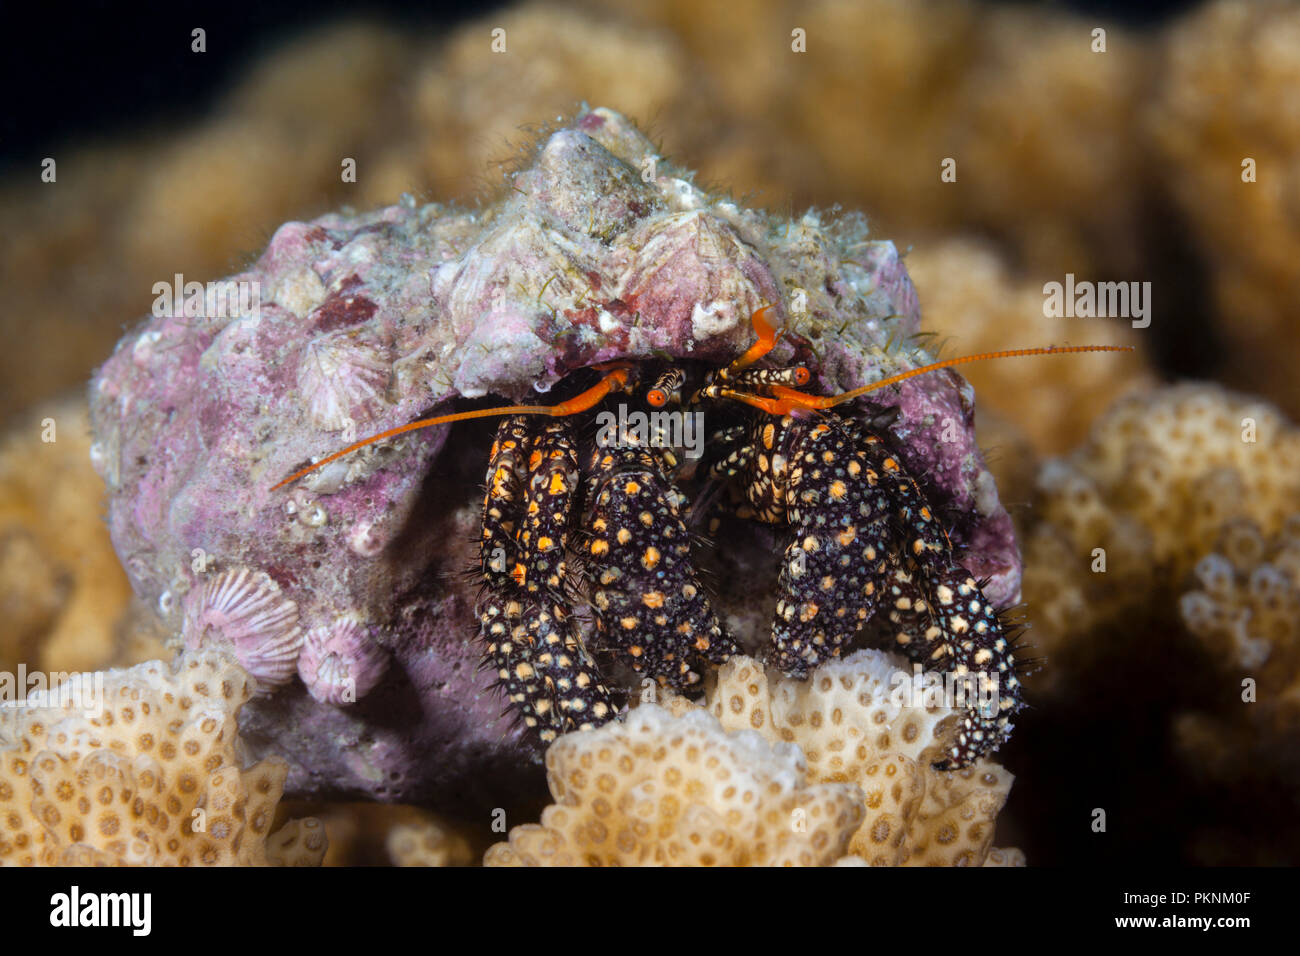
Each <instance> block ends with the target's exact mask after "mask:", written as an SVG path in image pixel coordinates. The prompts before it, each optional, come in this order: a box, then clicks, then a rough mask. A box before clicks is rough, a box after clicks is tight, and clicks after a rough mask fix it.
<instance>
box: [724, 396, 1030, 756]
mask: <svg viewBox="0 0 1300 956" xmlns="http://www.w3.org/2000/svg"><path fill="white" fill-rule="evenodd" d="M724 440H725V441H728V442H730V444H731V446H732V447H731V448H730V450H729V451H727V453H726V454H725V455H723V457H722V458H721V460H719V461H717V462H716V463H714V464H713V465H712V468H711V472H712V474H713V475H714V476H717V477H722V478H731V479H734V480H735V481H736V482H737V483H738V485H739V487H740V489H741V490H742V492H743V494H744V495H745V498H746V504H745V506H743V507H742V508H741V509H740V510H739V512H738V513H739V514H740V515H741V516H742V517H746V516H747V517H752V518H754V519H756V520H759V521H764V522H767V523H771V524H777V525H785V526H788V527H789V529H790V532H791V534H790V543H789V545H788V546H787V548H786V550H785V556H784V561H783V563H782V565H781V573H780V578H779V581H778V584H777V590H778V598H779V599H778V602H777V612H776V618H775V620H774V621H773V625H772V639H771V645H770V647H769V651H768V653H769V660H770V661H771V663H772V664H773V665H775V666H776V667H779V668H780V669H781V670H782V671H784V672H785V673H787V674H791V675H795V676H800V677H802V676H804V675H806V674H807V673H808V671H809V670H811V669H812V668H814V667H816V666H817V665H818V664H820V663H822V662H823V661H825V660H828V659H830V658H834V657H838V656H840V653H841V651H842V650H843V648H844V647H845V646H846V645H847V644H848V642H849V641H851V640H852V639H853V637H854V636H855V635H856V634H857V632H858V630H859V629H860V628H861V627H862V625H863V624H864V623H865V622H866V621H867V620H868V619H869V618H870V617H871V616H872V615H873V614H874V613H876V611H877V608H878V607H883V608H885V609H886V610H885V613H886V614H887V615H889V617H890V619H891V621H892V622H893V623H894V624H895V625H896V630H895V635H896V640H897V642H898V644H899V646H900V647H901V648H902V650H903V651H904V652H905V653H906V654H907V655H908V657H909V659H911V660H913V661H917V662H918V663H921V664H922V665H923V666H925V667H927V668H929V669H933V670H938V671H943V672H951V673H954V674H955V675H956V676H957V677H959V678H965V677H966V676H967V675H970V676H971V677H972V680H971V681H970V682H969V683H970V684H971V693H969V694H967V695H966V699H965V701H964V704H965V707H966V716H965V718H964V726H963V728H962V730H961V732H960V733H959V735H958V739H957V742H956V744H955V745H954V747H953V750H952V752H951V753H950V754H949V755H948V757H947V758H946V759H945V761H944V763H943V765H942V766H943V769H960V768H962V767H965V766H969V765H970V764H971V763H972V762H974V760H976V759H977V758H978V757H979V756H980V755H981V754H983V753H985V752H988V751H989V750H992V749H994V748H995V747H996V746H997V745H998V744H1000V743H1001V742H1002V741H1003V740H1005V739H1006V737H1007V736H1008V735H1009V733H1010V728H1011V718H1012V717H1013V716H1014V715H1015V713H1016V712H1017V711H1019V710H1020V708H1021V707H1022V706H1023V704H1022V700H1021V696H1020V690H1021V687H1020V681H1019V679H1018V678H1017V677H1016V675H1015V658H1014V655H1013V653H1012V648H1011V645H1010V642H1009V641H1008V639H1007V638H1006V636H1005V634H1004V633H1003V628H1002V625H1001V622H1000V621H999V619H998V616H997V614H996V613H995V611H994V610H993V608H992V606H991V605H990V604H989V603H988V601H987V600H986V599H985V597H984V595H983V593H982V592H981V590H980V588H979V585H978V584H977V582H976V581H975V580H974V578H973V577H972V576H971V574H970V573H969V572H968V571H966V569H964V568H962V567H960V566H959V565H958V564H957V562H956V560H955V559H954V557H953V548H952V543H951V541H950V540H949V539H948V535H947V533H946V532H945V531H944V529H943V527H942V525H941V524H940V523H939V521H938V520H937V519H936V518H935V516H934V514H933V512H932V511H931V509H930V507H929V505H928V504H927V503H926V500H925V497H924V495H923V494H922V492H921V490H920V488H919V487H918V485H917V484H916V482H915V480H913V479H912V477H911V476H910V475H909V474H907V472H906V471H905V470H904V468H903V466H902V464H901V463H900V462H899V460H898V458H897V456H895V455H894V454H892V453H891V452H890V451H889V449H888V447H887V446H886V445H885V443H884V442H883V441H882V440H881V438H880V437H879V436H877V435H875V434H873V433H872V432H870V431H869V430H867V428H866V427H865V426H864V425H863V424H862V423H860V422H858V421H857V420H855V419H850V418H844V417H842V416H840V415H838V414H835V413H829V414H826V415H823V416H821V417H818V418H795V417H793V416H788V415H787V416H784V417H782V418H780V419H770V418H759V419H755V420H754V421H753V422H752V423H751V424H750V425H749V426H741V427H739V428H738V429H733V430H732V431H731V432H730V433H729V434H727V435H725V436H724ZM724 450H726V449H724ZM918 625H921V626H919V627H918ZM980 675H983V678H984V680H985V681H986V682H987V683H985V684H984V685H983V687H985V688H986V692H985V695H984V697H982V698H981V696H980V695H979V694H978V693H976V692H975V691H976V689H978V686H979V679H980ZM989 701H991V702H992V703H991V705H990V704H989V703H988V702H989ZM990 706H991V707H992V708H993V709H992V710H990Z"/></svg>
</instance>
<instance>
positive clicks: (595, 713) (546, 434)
mask: <svg viewBox="0 0 1300 956" xmlns="http://www.w3.org/2000/svg"><path fill="white" fill-rule="evenodd" d="M486 484H487V488H486V492H485V494H484V501H483V530H482V536H481V539H480V548H479V557H480V564H481V568H482V576H483V584H484V588H483V594H482V596H481V597H480V600H479V607H478V614H479V628H480V633H481V635H482V640H483V644H484V654H485V664H486V665H487V666H489V667H491V668H492V669H493V670H495V672H496V674H497V676H498V678H499V682H500V684H501V686H502V688H503V689H504V690H505V693H506V696H507V697H508V698H509V700H510V703H511V704H512V705H513V707H514V708H515V709H516V711H517V712H518V713H519V714H520V716H521V717H522V719H523V721H524V724H525V725H526V726H528V727H529V728H532V729H534V730H535V731H536V732H537V734H538V736H539V737H540V738H541V739H542V741H544V742H549V741H551V740H554V739H555V738H556V737H557V736H558V735H560V734H563V733H568V732H569V731H571V730H582V729H586V728H590V727H595V726H599V725H600V724H603V723H605V722H606V721H608V720H609V719H611V718H612V717H613V716H614V715H615V713H616V710H615V707H614V705H613V702H612V700H611V697H610V692H609V690H608V688H606V687H605V685H604V683H603V682H602V681H601V678H600V673H599V671H597V669H596V665H595V663H594V662H593V661H592V659H591V655H590V654H589V653H588V652H587V649H586V648H585V647H584V646H583V644H582V640H581V638H580V636H579V635H578V632H577V630H576V628H575V622H574V621H573V620H572V617H571V615H572V607H571V606H570V599H569V596H568V594H567V587H566V585H567V567H566V564H565V553H566V545H567V541H568V524H569V520H570V517H569V516H570V514H571V509H572V506H573V502H574V500H575V497H576V495H577V494H578V491H579V487H578V472H577V457H576V450H575V448H574V445H573V440H572V437H571V436H570V435H569V433H568V426H567V424H566V423H564V422H562V421H556V422H547V423H545V424H544V425H543V426H542V427H540V428H539V427H538V422H537V420H536V419H531V418H528V417H526V416H522V415H517V416H511V417H509V418H507V419H505V420H504V421H502V423H501V425H500V426H499V427H498V429H497V435H496V440H495V441H494V442H493V443H492V452H491V455H490V462H489V465H488V473H487V482H486Z"/></svg>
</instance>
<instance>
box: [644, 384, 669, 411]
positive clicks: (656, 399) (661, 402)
mask: <svg viewBox="0 0 1300 956" xmlns="http://www.w3.org/2000/svg"><path fill="white" fill-rule="evenodd" d="M645 400H646V401H647V402H649V403H650V404H651V405H653V406H654V407H655V408H663V407H664V406H665V405H666V404H668V393H667V392H665V391H664V390H663V389H662V388H652V389H650V391H648V392H646V396H645Z"/></svg>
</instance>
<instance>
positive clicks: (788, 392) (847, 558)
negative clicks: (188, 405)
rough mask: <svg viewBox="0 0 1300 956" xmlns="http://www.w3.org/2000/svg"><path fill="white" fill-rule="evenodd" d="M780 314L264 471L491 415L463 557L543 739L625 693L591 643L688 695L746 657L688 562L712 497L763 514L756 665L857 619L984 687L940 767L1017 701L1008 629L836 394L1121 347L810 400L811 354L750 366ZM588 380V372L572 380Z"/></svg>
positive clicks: (993, 741)
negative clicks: (731, 334)
mask: <svg viewBox="0 0 1300 956" xmlns="http://www.w3.org/2000/svg"><path fill="white" fill-rule="evenodd" d="M776 313H777V307H776V306H775V305H767V306H764V307H762V308H760V309H758V310H757V311H756V312H754V314H753V316H752V318H751V323H752V326H753V329H754V333H755V336H756V341H755V342H754V343H753V345H752V346H751V347H749V348H748V349H747V350H746V351H745V352H744V353H743V354H742V355H740V356H739V357H737V358H736V359H735V360H734V361H732V362H731V363H730V364H728V365H725V366H722V367H717V366H709V365H707V364H705V363H700V362H690V361H680V360H678V361H673V360H669V359H666V358H665V359H663V360H653V361H644V360H642V361H630V360H629V361H614V362H607V363H604V364H601V365H599V366H595V367H594V368H593V369H590V370H582V371H580V372H578V373H574V374H573V375H571V376H570V377H569V380H566V383H562V385H561V389H564V388H565V387H566V385H567V387H568V388H569V390H570V391H573V392H574V394H572V397H570V398H567V399H564V400H562V401H559V402H557V403H555V404H553V405H507V406H494V407H490V408H479V409H470V410H466V411H460V412H454V413H451V414H446V415H439V416H436V417H432V418H425V419H421V420H419V421H415V422H412V423H410V424H407V425H402V426H399V427H397V428H393V429H389V430H387V431H385V432H381V433H380V434H378V435H375V436H372V437H370V438H366V439H363V440H361V441H358V442H356V443H354V444H352V445H350V446H348V447H347V448H344V449H343V450H341V451H338V452H336V453H334V454H332V455H329V456H327V457H325V458H323V459H321V460H320V461H317V462H314V463H312V464H310V465H308V466H306V467H304V468H302V469H301V470H299V471H298V472H296V473H294V474H293V475H290V476H289V477H288V478H285V479H284V480H283V481H281V482H280V483H279V484H278V485H276V486H275V487H276V488H279V487H283V486H285V485H287V484H290V483H291V482H294V481H296V480H298V479H299V478H302V477H304V476H306V475H307V474H308V473H310V472H312V471H314V470H316V469H317V468H320V467H322V466H324V465H326V464H328V463H329V462H331V461H334V460H336V459H338V458H340V457H342V456H344V455H347V454H350V453H351V452H354V451H356V450H358V449H360V448H363V447H365V446H367V445H370V444H373V443H375V442H379V441H383V440H385V439H389V438H392V437H394V436H396V435H399V434H403V433H405V432H409V431H413V430H416V429H422V428H428V427H432V426H436V425H450V424H452V423H455V422H459V421H465V420H468V419H477V418H493V417H499V418H501V422H500V424H499V426H498V429H497V432H496V436H495V439H494V441H493V443H492V447H491V452H490V455H489V462H488V467H487V472H486V479H485V487H484V498H483V507H482V521H481V536H480V541H479V561H478V565H477V567H476V568H475V569H474V574H475V575H477V577H478V578H479V581H480V583H481V594H480V599H479V602H478V607H477V614H478V620H479V638H480V640H481V642H482V646H483V654H484V664H485V666H488V667H490V668H491V669H492V670H493V671H494V672H495V673H496V674H497V675H498V677H499V683H500V685H501V687H502V688H503V689H504V691H505V693H506V695H507V697H508V699H509V701H510V705H511V706H512V708H514V709H515V711H516V712H517V713H518V714H519V716H520V717H521V718H522V720H523V722H524V723H525V724H526V725H527V726H528V727H529V728H532V729H533V730H534V731H535V732H536V733H537V735H538V736H539V737H540V739H541V740H542V741H546V742H549V741H550V740H553V739H554V738H555V737H556V736H558V735H559V734H562V733H566V732H568V731H571V730H580V729H584V728H589V727H594V726H597V725H600V724H603V723H605V722H607V721H609V720H612V719H615V718H616V717H617V716H618V715H619V713H620V709H621V706H622V705H621V703H620V697H622V696H625V695H624V694H623V693H622V692H620V691H619V690H617V689H616V686H615V685H614V684H613V682H611V681H610V680H608V679H607V677H606V676H605V671H606V668H605V667H602V664H601V661H600V658H601V657H602V656H603V657H605V658H607V659H613V661H614V662H615V664H614V666H615V667H616V668H617V667H618V666H619V664H621V666H622V667H623V668H626V669H629V670H630V671H631V672H632V673H634V674H635V675H638V676H639V677H640V678H641V679H642V680H644V681H649V682H652V683H654V684H658V685H662V686H668V687H672V688H674V689H676V690H679V691H683V692H686V693H688V694H689V693H691V692H692V689H693V688H696V687H697V685H699V684H700V683H701V681H702V680H703V677H704V675H705V673H707V671H708V669H709V668H710V667H711V666H716V665H718V664H721V663H723V662H725V661H726V660H727V659H728V658H729V657H731V656H733V655H735V654H738V653H741V647H740V646H739V645H738V643H737V641H736V639H735V638H734V637H733V636H732V635H730V634H728V633H727V631H726V629H725V627H724V626H723V624H722V622H721V621H720V618H719V615H718V614H717V613H716V612H715V611H714V609H713V606H712V603H711V600H710V593H709V587H708V584H707V582H706V581H705V580H704V578H703V576H702V574H701V571H700V569H699V568H698V566H697V561H696V557H697V554H698V551H699V549H700V548H701V547H702V546H707V545H708V544H710V543H713V544H715V545H716V544H717V542H716V541H712V539H711V538H710V537H709V534H710V532H712V531H714V530H715V529H716V528H717V526H718V525H717V522H718V518H717V514H718V513H729V514H730V515H731V516H733V517H734V518H736V519H738V520H743V521H753V522H759V523H763V524H767V525H771V526H773V527H775V528H776V529H778V530H779V532H780V535H781V538H782V540H784V542H785V544H784V548H783V553H782V556H781V564H780V570H779V574H778V577H777V581H776V585H775V587H776V591H777V603H776V612H775V615H774V618H773V621H772V626H771V633H770V639H769V641H768V647H767V657H768V661H769V663H770V664H771V665H772V666H775V667H776V668H778V669H779V670H781V671H783V672H784V673H786V674H789V675H794V676H804V675H806V674H807V673H808V672H809V671H810V670H811V669H812V668H814V667H815V666H816V665H817V664H819V663H821V662H822V661H824V660H827V659H830V658H834V657H838V656H840V655H841V653H842V652H844V651H845V649H846V648H848V647H850V646H851V645H852V643H853V642H854V641H855V640H857V639H859V637H860V636H861V635H863V634H865V633H866V631H867V630H868V629H869V627H870V628H874V629H875V630H876V631H877V632H881V631H883V632H885V633H887V634H888V635H889V637H890V638H891V639H892V640H893V641H894V642H895V643H896V645H897V646H898V647H899V648H900V649H901V650H902V651H903V652H904V653H905V654H906V655H907V656H908V657H909V658H910V659H911V660H912V661H913V662H915V663H916V664H918V665H921V666H923V667H925V668H927V669H929V670H933V671H940V672H944V673H947V674H950V675H956V676H958V677H960V678H962V679H963V680H967V681H971V682H974V681H978V682H979V684H980V689H981V691H982V692H981V693H974V692H972V693H970V694H969V695H967V696H966V697H965V699H964V702H963V706H964V707H965V719H964V726H963V727H962V728H961V730H960V732H959V733H958V735H957V738H956V740H955V742H954V744H953V746H952V749H951V751H950V752H949V753H948V754H947V755H946V756H945V759H944V760H943V761H942V762H941V763H940V764H938V766H939V768H940V769H946V770H955V769H961V768H963V767H966V766H969V765H970V764H971V763H973V762H974V761H975V760H977V759H978V758H979V757H981V756H982V755H984V754H986V753H988V752H990V751H992V750H994V749H996V748H997V747H998V746H999V745H1000V744H1001V743H1002V742H1003V741H1005V740H1006V739H1007V737H1008V735H1009V734H1010V732H1011V726H1012V719H1013V718H1014V716H1015V714H1016V713H1017V712H1018V711H1019V710H1020V709H1021V707H1022V706H1023V704H1022V699H1021V685H1020V681H1019V678H1018V677H1017V662H1016V658H1015V653H1014V651H1015V648H1014V641H1013V639H1012V637H1011V636H1010V635H1009V634H1008V629H1007V627H1006V624H1005V622H1004V621H1003V619H1002V618H1001V617H1000V616H999V613H998V610H997V609H996V608H995V607H994V606H993V605H992V604H991V602H990V601H989V600H988V599H987V598H986V597H985V595H984V593H983V589H982V585H981V582H979V581H977V580H976V579H975V577H974V576H973V575H972V574H971V573H970V572H969V571H967V570H966V568H965V567H963V566H962V564H961V561H960V559H959V557H958V555H957V553H956V552H955V550H954V547H953V544H952V542H951V541H950V540H949V537H948V534H947V532H946V530H945V528H944V526H943V523H942V521H941V519H940V516H939V515H938V514H936V512H935V511H934V510H933V509H932V508H931V506H930V504H929V503H928V501H927V498H926V494H925V492H924V490H923V480H924V476H913V475H910V474H909V473H908V472H907V470H906V469H905V468H904V466H903V465H902V463H901V460H900V457H899V456H898V454H897V453H896V452H895V451H894V450H893V442H892V440H891V438H890V437H889V433H888V428H887V426H882V425H881V424H880V415H879V410H873V409H871V408H869V407H868V408H859V409H858V410H857V411H856V412H854V411H846V410H845V409H849V408H851V407H852V406H850V404H849V403H851V402H853V401H854V400H855V399H858V398H861V397H863V396H865V395H867V394H868V393H869V392H872V391H875V390H878V389H882V388H885V387H888V386H890V385H893V384H896V383H898V382H901V381H902V380H904V379H907V378H911V377H913V376H917V375H922V374H926V373H929V372H933V371H936V370H938V369H942V368H948V367H951V366H954V365H959V364H962V363H965V362H971V361H977V360H982V359H989V358H1003V357H1012V356H1019V355H1046V354H1059V353H1068V352H1087V351H1117V350H1119V348H1118V347H1114V346H1068V347H1048V348H1033V349H1019V350H1011V351H1006V352H996V353H985V354H981V355H974V356H965V357H961V358H954V359H947V360H945V361H941V362H937V363H934V364H931V365H925V366H922V367H919V368H915V369H911V370H908V371H905V372H901V373H899V374H897V375H893V376H890V377H888V378H885V379H883V380H881V381H878V382H875V383H872V384H870V385H867V386H863V387H861V388H858V389H855V390H853V391H849V392H845V393H842V394H838V395H830V396H819V395H815V394H811V393H809V392H807V391H804V390H802V389H803V388H804V387H806V386H807V385H808V384H809V382H810V381H811V379H812V374H811V372H810V371H809V369H808V368H807V367H806V366H804V365H794V366H787V367H767V366H765V365H763V364H762V363H763V362H764V359H765V357H766V356H767V355H768V353H769V352H770V351H771V350H772V348H773V346H774V344H775V343H776V341H777V338H778V336H779V334H780V330H779V329H778V328H777V326H776V325H775V324H774V319H775V316H776ZM592 375H598V376H599V378H598V380H597V381H595V383H594V384H590V385H589V386H588V387H586V388H582V389H581V390H579V388H580V385H581V384H582V382H581V379H582V378H583V376H588V377H590V376H592ZM616 401H617V402H618V403H619V411H618V414H617V416H615V414H614V412H613V411H612V410H611V408H610V406H611V405H612V404H613V403H615V402H616ZM629 406H633V407H632V408H631V411H630V414H629ZM674 416H676V417H674ZM682 416H695V417H696V418H695V420H697V421H698V420H699V418H700V417H702V418H703V420H704V423H705V428H704V442H703V446H702V448H701V449H698V450H699V451H701V452H702V454H699V455H698V460H697V461H694V462H687V461H685V460H684V456H683V453H682V449H681V448H680V445H681V444H682V436H683V435H685V434H686V433H687V432H689V431H690V428H689V425H683V424H682V423H683V422H684V421H685V419H683V418H682ZM594 425H599V427H598V428H597V429H596V430H595V434H592V431H593V427H592V426H594ZM678 426H680V427H678ZM687 486H689V487H691V488H693V489H695V490H696V491H697V492H698V493H699V494H698V497H697V499H696V500H694V501H693V500H692V499H691V497H690V496H689V495H688V494H687V493H686V492H685V491H684V490H683V488H684V487H687ZM587 621H589V623H584V622H587Z"/></svg>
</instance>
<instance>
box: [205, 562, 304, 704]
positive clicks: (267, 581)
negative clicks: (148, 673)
mask: <svg viewBox="0 0 1300 956" xmlns="http://www.w3.org/2000/svg"><path fill="white" fill-rule="evenodd" d="M183 635H184V639H185V643H186V646H187V647H191V648H204V647H216V648H219V649H222V650H225V651H226V652H227V653H230V654H233V655H234V656H235V657H236V658H238V660H239V663H240V664H241V665H243V668H244V670H246V671H248V673H249V674H251V675H252V676H253V677H254V678H256V679H257V680H258V682H259V683H260V684H262V685H276V684H285V683H288V682H289V681H290V680H292V679H293V675H294V674H295V672H296V671H297V666H298V652H299V649H300V648H301V647H302V641H303V635H302V629H301V628H300V627H299V626H298V606H297V604H295V603H294V602H293V601H291V600H289V599H288V598H286V597H285V596H284V595H283V594H282V593H281V591H280V587H279V585H277V584H276V583H275V582H274V581H272V580H271V578H270V577H269V576H268V575H266V574H265V573H264V572H254V571H250V570H249V569H248V568H237V569H235V570H231V571H222V572H221V573H219V574H216V575H214V576H212V577H211V578H209V579H208V580H206V581H205V582H204V583H203V585H202V587H199V588H196V589H195V590H194V591H192V592H191V593H190V595H189V596H188V602H187V605H186V612H185V627H184V631H183Z"/></svg>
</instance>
